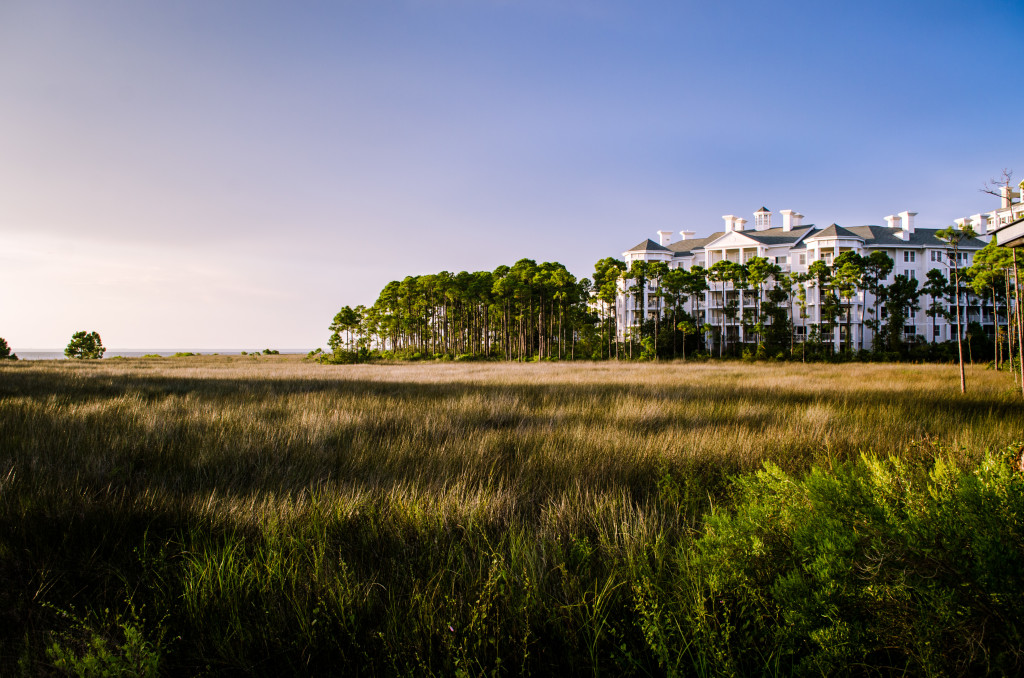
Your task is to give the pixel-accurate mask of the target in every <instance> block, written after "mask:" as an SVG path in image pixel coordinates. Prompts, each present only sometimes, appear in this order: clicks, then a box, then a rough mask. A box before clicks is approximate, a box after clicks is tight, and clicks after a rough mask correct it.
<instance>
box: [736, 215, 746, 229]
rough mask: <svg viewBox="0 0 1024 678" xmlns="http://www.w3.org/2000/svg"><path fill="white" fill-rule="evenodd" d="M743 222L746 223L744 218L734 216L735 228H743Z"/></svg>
mask: <svg viewBox="0 0 1024 678" xmlns="http://www.w3.org/2000/svg"><path fill="white" fill-rule="evenodd" d="M745 223H747V220H746V219H740V218H739V217H736V230H737V231H742V230H743V224H745Z"/></svg>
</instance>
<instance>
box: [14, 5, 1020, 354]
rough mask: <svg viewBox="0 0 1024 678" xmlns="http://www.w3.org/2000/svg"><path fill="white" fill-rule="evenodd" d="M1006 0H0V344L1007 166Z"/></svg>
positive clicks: (981, 203) (180, 319)
mask: <svg viewBox="0 0 1024 678" xmlns="http://www.w3.org/2000/svg"><path fill="white" fill-rule="evenodd" d="M1022 80H1024V2H1021V1H1020V0H979V1H976V2H967V1H958V2H950V1H943V0H937V1H930V2H919V1H916V0H910V1H906V2H891V0H890V1H887V2H874V1H871V0H868V1H865V2H858V3H832V2H821V1H820V0H815V1H806V2H775V3H768V2H752V1H738V2H728V3H726V2H716V3H707V2H682V1H678V2H669V1H658V0H653V1H649V2H633V1H630V0H591V1H583V0H372V1H369V0H364V1H344V0H338V1H336V2H327V1H323V2H320V1H310V2H304V3H284V2H278V3H272V2H260V1H256V0H245V1H243V0H237V1H233V0H220V1H214V2H210V1H208V0H203V1H199V0H197V1H180V2H155V1H146V0H142V1H136V0H131V1H130V0H120V1H106V0H97V1H94V2H88V3H82V2H75V1H70V0H68V1H61V0H54V1H48V2H36V1H34V0H33V1H20V0H6V1H5V2H3V3H0V289H2V290H3V292H2V294H0V336H2V337H5V338H6V339H7V341H8V342H9V343H10V344H11V345H12V347H13V348H14V349H15V350H18V349H19V348H21V349H28V348H50V347H61V346H63V345H64V344H66V343H67V341H68V339H69V338H70V336H71V334H72V333H73V332H75V331H77V330H96V331H98V332H100V334H101V335H102V336H103V340H104V344H105V345H107V346H108V347H122V348H129V347H140V348H143V347H144V348H164V347H166V348H200V349H201V348H229V347H232V348H234V347H237V348H252V349H255V348H264V347H271V348H312V347H315V346H324V345H325V344H326V338H327V334H328V333H327V330H326V327H327V325H328V324H329V322H330V320H331V317H332V316H333V315H334V313H335V312H336V311H337V309H338V308H339V307H341V306H343V305H346V304H348V305H353V306H354V305H356V304H367V305H369V304H371V303H373V301H374V300H375V299H376V296H377V293H378V291H379V290H380V289H381V287H383V286H384V285H385V284H386V283H387V282H388V281H389V280H393V279H401V278H403V277H405V276H406V275H416V274H423V273H429V272H437V271H440V270H450V271H459V270H482V269H488V270H490V269H493V268H495V267H496V266H498V265H500V264H503V263H505V264H512V263H514V262H515V261H516V260H517V259H520V258H523V257H529V258H532V259H536V260H538V261H560V262H562V263H564V264H566V265H567V266H568V267H569V269H570V270H571V271H573V272H574V273H575V274H576V275H577V276H580V277H582V276H589V275H590V274H591V271H592V267H593V263H594V262H595V261H597V260H598V259H600V258H602V257H605V256H621V253H622V251H623V250H625V249H627V248H629V247H630V246H632V245H634V244H635V243H637V242H639V241H640V240H642V239H643V238H646V237H655V236H654V233H655V231H657V230H660V229H668V230H673V231H679V230H682V229H690V230H694V231H697V232H698V234H702V235H703V234H707V233H710V232H712V231H714V230H718V229H719V228H720V226H721V223H722V221H721V215H723V214H739V215H743V216H746V217H747V218H748V219H752V217H751V216H750V214H751V213H752V212H753V211H754V210H756V209H757V208H758V207H760V206H761V205H766V206H768V207H769V208H770V209H772V210H774V211H776V212H777V211H778V210H780V209H786V208H790V209H795V210H798V211H800V212H802V213H803V214H805V215H806V216H807V221H808V222H813V223H817V224H825V225H827V224H830V223H832V222H836V223H839V224H841V225H846V226H855V225H860V224H867V223H873V224H882V223H884V222H883V218H884V216H885V215H887V214H892V213H894V212H898V211H901V210H905V209H909V210H912V211H917V212H919V213H920V216H919V217H918V223H919V225H921V226H924V227H931V226H945V225H948V224H949V223H950V222H951V221H952V220H953V219H955V218H957V217H961V216H967V215H970V214H974V213H977V212H980V211H987V210H990V209H993V208H994V207H995V206H996V203H995V201H994V199H993V198H991V197H990V196H986V195H983V194H981V193H979V192H978V189H979V188H980V187H981V185H982V184H983V183H984V181H985V180H986V179H989V178H991V177H993V176H996V175H998V173H999V172H1000V170H1001V169H1002V168H1004V167H1009V168H1015V169H1016V170H1017V174H1016V176H1017V179H1018V180H1019V179H1021V178H1024V162H1022V160H1024V157H1022V155H1021V149H1022V148H1024V124H1022V120H1021V110H1024V105H1022V104H1024V81H1022Z"/></svg>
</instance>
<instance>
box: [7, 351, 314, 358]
mask: <svg viewBox="0 0 1024 678" xmlns="http://www.w3.org/2000/svg"><path fill="white" fill-rule="evenodd" d="M260 350H262V349H260ZM279 350H280V351H281V354H282V355H285V354H298V353H301V354H302V355H306V354H307V353H309V351H310V350H311V349H302V348H288V349H284V348H282V349H279ZM242 351H249V352H250V353H258V352H259V350H257V349H245V348H154V349H139V348H108V349H107V352H106V353H104V354H103V357H104V358H114V357H122V358H141V357H142V356H144V355H160V356H172V355H174V354H175V353H200V354H202V355H213V354H214V353H217V354H220V355H240V354H241V353H242ZM14 353H15V354H16V355H17V356H18V358H20V359H21V360H67V358H65V357H64V349H26V350H24V351H19V350H18V349H14Z"/></svg>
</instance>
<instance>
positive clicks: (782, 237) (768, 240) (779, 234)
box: [738, 224, 814, 246]
mask: <svg viewBox="0 0 1024 678" xmlns="http://www.w3.org/2000/svg"><path fill="white" fill-rule="evenodd" d="M813 230H814V224H807V225H806V226H800V227H798V228H794V229H793V230H791V231H784V230H782V228H779V227H777V228H769V229H766V230H764V231H738V232H739V233H742V234H743V235H745V236H747V237H748V238H750V239H751V240H753V241H755V242H759V243H761V244H762V245H775V246H778V245H790V246H792V245H795V244H796V243H798V242H800V240H801V238H803V237H804V236H805V235H807V234H808V233H810V232H811V231H813Z"/></svg>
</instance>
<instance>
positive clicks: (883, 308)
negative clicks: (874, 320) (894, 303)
mask: <svg viewBox="0 0 1024 678" xmlns="http://www.w3.org/2000/svg"><path fill="white" fill-rule="evenodd" d="M882 317H883V318H888V317H889V309H887V308H886V307H885V306H883V307H882Z"/></svg>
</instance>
